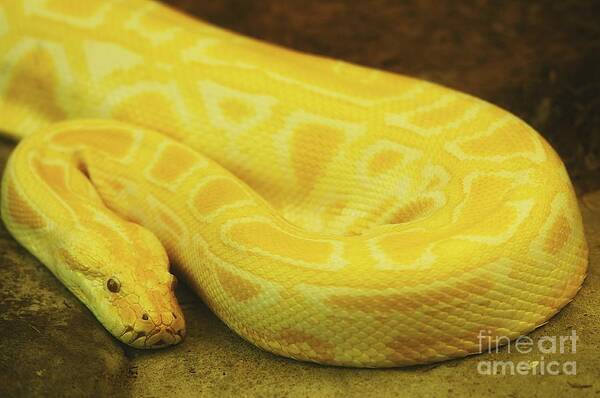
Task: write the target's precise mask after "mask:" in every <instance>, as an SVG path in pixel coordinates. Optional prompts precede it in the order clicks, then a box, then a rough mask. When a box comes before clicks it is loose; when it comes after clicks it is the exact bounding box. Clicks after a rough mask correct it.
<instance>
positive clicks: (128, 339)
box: [119, 325, 185, 349]
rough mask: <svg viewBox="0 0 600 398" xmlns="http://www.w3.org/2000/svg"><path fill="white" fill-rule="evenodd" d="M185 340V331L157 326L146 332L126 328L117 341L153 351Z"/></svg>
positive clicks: (166, 326)
mask: <svg viewBox="0 0 600 398" xmlns="http://www.w3.org/2000/svg"><path fill="white" fill-rule="evenodd" d="M184 338H185V329H179V330H175V329H173V328H172V327H171V326H168V325H159V326H157V327H155V328H153V329H152V330H151V331H149V332H147V331H145V330H138V331H136V330H134V328H133V327H131V326H127V327H126V328H125V331H124V332H123V334H121V336H120V337H119V339H120V340H121V341H122V342H123V343H125V344H127V345H129V346H131V347H134V348H142V349H154V348H162V347H168V346H172V345H175V344H179V343H180V342H181V341H182V340H183V339H184Z"/></svg>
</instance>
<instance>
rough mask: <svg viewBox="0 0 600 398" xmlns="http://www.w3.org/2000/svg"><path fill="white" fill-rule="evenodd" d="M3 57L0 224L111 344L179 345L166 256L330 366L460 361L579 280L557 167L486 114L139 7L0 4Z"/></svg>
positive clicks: (409, 85) (235, 316)
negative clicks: (9, 139) (10, 140)
mask: <svg viewBox="0 0 600 398" xmlns="http://www.w3.org/2000/svg"><path fill="white" fill-rule="evenodd" d="M0 54H2V55H1V56H0V68H1V69H0V70H1V71H2V73H0V128H1V129H2V130H4V131H5V132H7V133H8V134H10V135H12V136H14V137H17V138H22V137H27V138H25V139H24V140H23V141H22V142H21V143H20V144H19V145H18V147H17V149H16V150H15V152H14V153H13V154H12V155H11V158H10V161H9V163H8V167H7V169H6V172H5V175H4V179H3V186H2V218H3V220H4V222H5V224H6V225H7V227H8V229H9V230H10V232H11V233H12V234H13V236H14V237H15V238H16V239H17V240H18V241H19V242H21V243H22V244H23V245H24V246H25V247H26V248H27V249H28V250H30V251H31V252H32V253H33V254H34V255H35V256H37V257H38V258H39V259H40V260H41V261H42V262H43V263H44V264H45V265H46V266H47V267H48V268H49V269H50V270H51V271H52V272H53V273H54V274H55V275H56V276H57V277H58V278H59V279H60V280H61V281H62V282H63V283H64V284H65V285H66V286H67V287H68V288H69V289H71V291H73V293H75V294H76V295H77V297H79V298H80V299H81V301H82V302H84V303H85V304H86V305H87V306H88V307H89V308H90V310H91V311H92V312H93V313H94V314H95V315H96V317H97V318H98V319H99V320H100V321H101V322H102V323H103V325H104V326H105V327H106V328H107V329H108V330H109V331H110V332H111V333H113V334H114V335H115V336H116V337H118V338H120V339H121V340H122V341H124V342H125V343H128V344H131V345H133V346H136V347H156V346H164V345H169V344H175V343H177V342H179V341H180V340H181V338H182V337H183V335H184V321H183V316H182V314H181V311H180V309H179V307H178V305H177V302H176V300H175V298H174V296H173V292H172V284H173V278H172V276H171V275H170V274H169V272H168V264H167V263H168V261H167V256H168V258H169V260H170V261H171V262H172V263H173V266H174V267H175V268H176V271H177V273H178V274H179V275H181V276H182V277H183V278H184V279H185V281H186V282H187V283H188V284H189V285H190V286H192V287H193V288H194V290H195V291H196V292H197V293H198V294H199V295H200V296H201V297H202V298H203V299H204V301H205V302H206V303H207V304H208V305H209V306H210V307H211V309H212V310H213V311H214V312H215V313H216V314H217V315H218V316H219V317H220V318H221V319H222V320H223V321H224V322H225V323H227V325H229V327H231V328H232V329H233V330H235V331H236V332H237V333H238V334H239V335H241V336H242V337H244V338H245V339H247V340H249V341H250V342H252V343H253V344H255V345H257V346H259V347H262V348H264V349H266V350H269V351H271V352H274V353H277V354H280V355H284V356H288V357H292V358H297V359H301V360H307V361H314V362H319V363H324V364H336V365H344V366H365V367H387V366H400V365H409V364H419V363H427V362H433V361H440V360H444V359H448V358H453V357H460V356H465V355H468V354H471V353H475V352H479V351H480V349H481V348H480V345H479V341H480V338H479V337H478V336H480V334H481V333H482V331H483V333H484V334H489V335H491V336H506V337H509V338H515V337H517V336H519V335H521V334H524V333H527V332H529V331H531V330H532V329H534V328H535V327H537V326H539V325H541V324H543V323H545V322H546V321H547V320H548V319H549V318H550V317H551V316H552V315H554V314H555V313H556V312H557V311H558V310H559V309H560V308H562V307H563V306H564V305H566V304H567V303H568V302H569V301H570V300H571V299H572V298H573V296H574V295H575V294H576V292H577V291H578V289H579V288H580V286H581V283H582V281H583V279H584V277H585V272H586V268H587V246H586V242H585V238H584V234H583V229H582V223H581V216H580V213H579V210H578V207H577V202H576V198H575V195H574V193H573V189H572V186H571V183H570V181H569V178H568V176H567V174H566V172H565V169H564V166H563V164H562V163H561V161H560V159H559V158H558V157H557V155H556V154H555V152H554V151H553V150H552V149H551V148H550V146H549V145H548V144H547V143H546V142H545V141H544V140H543V139H542V138H541V137H540V136H539V135H538V134H537V133H536V132H535V131H533V130H532V129H531V128H530V127H529V126H527V125H526V124H525V123H523V122H522V121H521V120H519V119H518V118H516V117H514V116H512V115H510V114H509V113H507V112H505V111H503V110H501V109H498V108H496V107H494V106H493V105H490V104H488V103H486V102H484V101H481V100H478V99H475V98H473V97H470V96H468V95H465V94H462V93H458V92H456V91H453V90H449V89H447V88H443V87H440V86H437V85H434V84H431V83H427V82H424V81H420V80H415V79H411V78H407V77H403V76H398V75H393V74H389V73H385V72H380V71H375V70H371V69H366V68H362V67H358V66H354V65H349V64H346V63H343V62H339V61H334V60H329V59H324V58H319V57H314V56H309V55H303V54H298V53H296V52H292V51H288V50H284V49H281V48H278V47H275V46H272V45H268V44H264V43H260V42H257V41H255V40H251V39H248V38H244V37H240V36H237V35H234V34H232V33H229V32H225V31H223V30H220V29H217V28H215V27H212V26H209V25H206V24H204V23H201V22H199V21H196V20H193V19H190V18H188V17H186V16H184V15H181V14H178V13H176V12H174V11H172V10H170V9H168V8H166V7H163V6H161V5H159V4H156V3H152V2H147V1H134V0H131V1H129V0H127V1H100V0H88V1H85V2H74V1H68V0H36V1H34V0H26V1H8V2H3V3H1V4H0ZM81 118H95V119H107V120H104V121H102V120H85V119H84V120H79V119H81ZM65 120H70V121H68V122H65V123H59V124H56V125H53V123H54V122H60V121H65ZM123 122H126V123H123ZM165 254H166V255H165ZM109 280H111V281H110V282H109ZM144 318H148V319H144ZM486 346H487V345H486ZM486 346H484V347H486Z"/></svg>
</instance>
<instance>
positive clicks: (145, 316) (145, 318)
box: [142, 312, 148, 321]
mask: <svg viewBox="0 0 600 398" xmlns="http://www.w3.org/2000/svg"><path fill="white" fill-rule="evenodd" d="M142 319H143V320H145V321H147V320H148V314H146V313H145V312H144V313H143V314H142Z"/></svg>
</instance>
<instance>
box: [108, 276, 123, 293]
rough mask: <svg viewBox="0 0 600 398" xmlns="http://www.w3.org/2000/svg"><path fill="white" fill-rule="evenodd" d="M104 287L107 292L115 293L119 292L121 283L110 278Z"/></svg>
mask: <svg viewBox="0 0 600 398" xmlns="http://www.w3.org/2000/svg"><path fill="white" fill-rule="evenodd" d="M106 287H107V288H108V290H109V291H111V292H113V293H117V292H118V291H119V290H121V282H119V280H118V279H116V278H110V279H109V280H108V281H106Z"/></svg>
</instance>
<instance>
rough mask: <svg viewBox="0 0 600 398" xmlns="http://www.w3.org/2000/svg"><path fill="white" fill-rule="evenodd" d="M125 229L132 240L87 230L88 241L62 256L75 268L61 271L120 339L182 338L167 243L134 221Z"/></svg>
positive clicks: (135, 342)
mask: <svg viewBox="0 0 600 398" xmlns="http://www.w3.org/2000/svg"><path fill="white" fill-rule="evenodd" d="M97 229H98V227H96V230H97ZM120 233H121V234H122V235H126V236H127V239H125V240H124V239H123V236H120V237H115V236H113V235H108V231H105V233H104V234H103V233H96V232H92V231H86V233H85V236H86V239H85V242H86V243H85V244H78V243H77V241H78V240H76V241H75V242H74V241H71V242H70V244H69V245H68V247H69V249H68V250H67V249H61V250H59V252H58V256H57V257H58V261H59V262H60V263H61V265H62V267H60V268H62V269H65V268H66V269H69V270H70V271H69V272H68V273H64V274H63V275H62V276H61V275H60V274H58V275H57V276H59V278H60V279H61V280H62V281H63V283H64V284H65V285H66V286H67V287H68V288H69V289H70V290H71V291H72V292H73V293H74V294H75V295H76V296H77V297H78V298H79V299H80V300H81V301H82V302H83V303H84V304H85V305H86V306H87V307H88V308H89V309H90V310H91V311H92V312H93V313H94V315H95V316H96V318H97V319H98V320H99V321H100V322H101V323H102V324H103V326H104V327H105V328H106V329H107V330H108V331H109V332H110V333H111V334H112V335H113V336H115V337H116V338H117V339H119V340H120V341H121V342H123V343H125V344H127V345H129V346H132V347H135V348H161V347H166V346H170V345H174V344H177V343H179V342H180V341H182V340H183V338H184V337H185V320H184V317H183V313H182V311H181V308H180V306H179V304H178V302H177V299H176V297H175V293H174V290H175V287H176V283H177V279H176V278H175V276H173V275H172V274H170V273H169V260H168V258H167V255H166V253H165V250H164V248H163V246H162V245H161V244H160V242H159V241H158V239H157V238H156V237H155V236H154V235H153V234H151V233H150V232H148V231H147V230H145V229H144V228H142V227H140V226H138V225H135V224H130V223H128V225H127V227H126V228H122V229H121V231H120ZM64 265H66V267H64ZM60 268H59V269H60Z"/></svg>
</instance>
